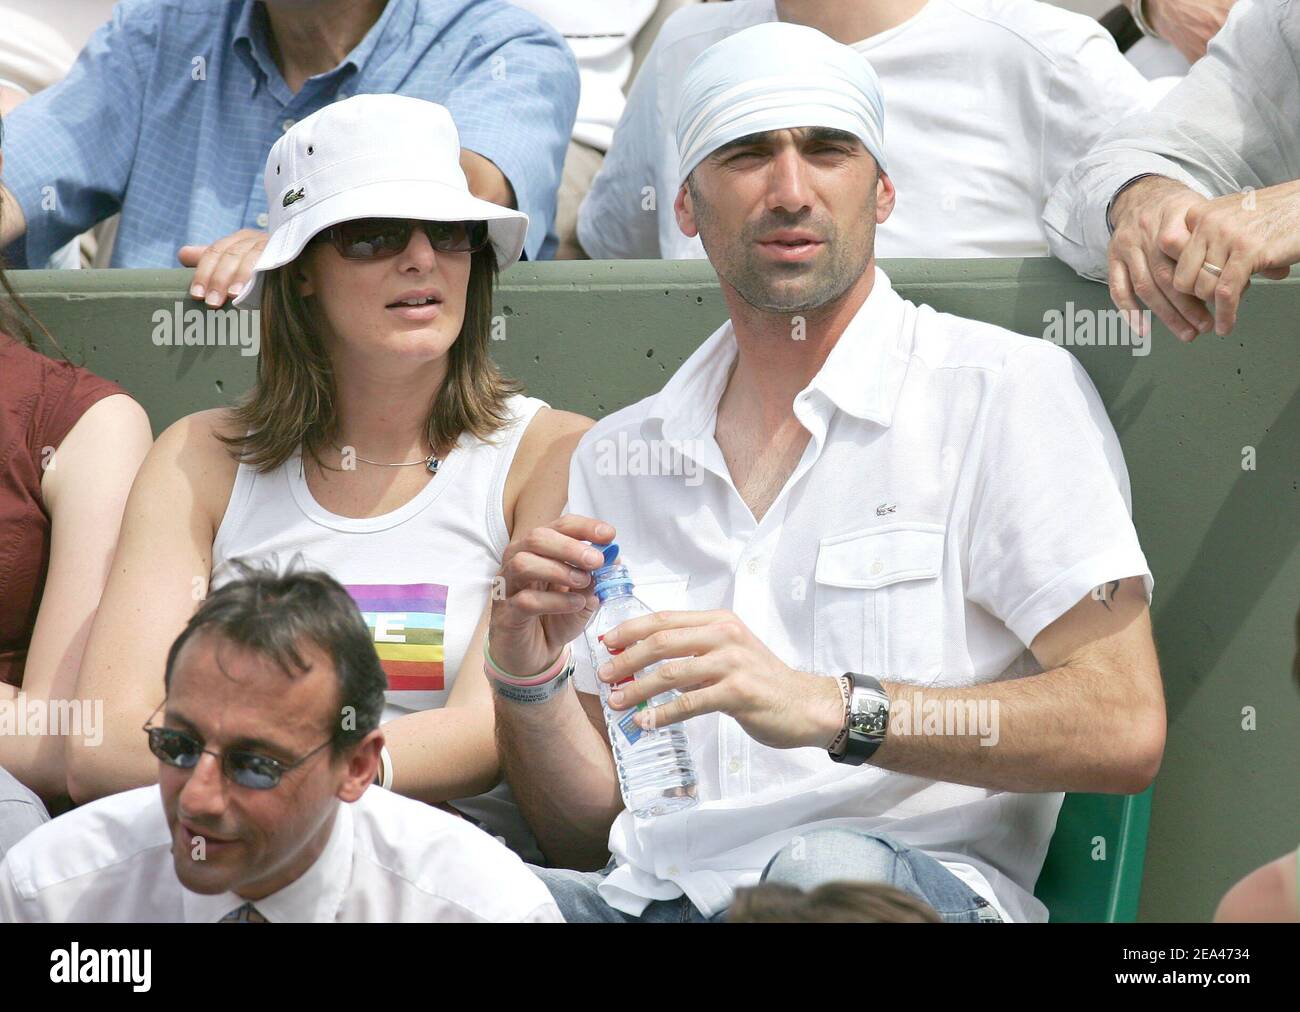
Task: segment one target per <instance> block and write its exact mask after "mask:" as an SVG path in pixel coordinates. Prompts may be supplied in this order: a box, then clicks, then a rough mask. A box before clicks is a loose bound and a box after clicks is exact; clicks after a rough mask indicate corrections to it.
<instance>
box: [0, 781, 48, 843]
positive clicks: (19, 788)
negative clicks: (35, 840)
mask: <svg viewBox="0 0 1300 1012" xmlns="http://www.w3.org/2000/svg"><path fill="white" fill-rule="evenodd" d="M49 821H50V814H49V812H47V811H46V810H45V806H44V805H43V804H41V799H40V798H38V797H37V796H36V795H35V794H33V793H32V792H31V791H29V790H28V789H27V788H26V787H24V786H23V785H22V784H20V783H19V782H18V781H17V780H15V779H14V777H13V775H12V774H10V773H8V772H6V771H5V769H4V768H3V767H0V858H3V857H4V856H5V854H7V853H8V852H9V849H10V848H11V847H12V846H13V845H14V844H15V843H17V842H18V841H19V840H21V839H22V838H23V837H24V836H26V835H27V834H28V833H30V832H31V831H32V830H33V829H35V828H36V827H37V826H39V825H40V824H41V823H43V822H49Z"/></svg>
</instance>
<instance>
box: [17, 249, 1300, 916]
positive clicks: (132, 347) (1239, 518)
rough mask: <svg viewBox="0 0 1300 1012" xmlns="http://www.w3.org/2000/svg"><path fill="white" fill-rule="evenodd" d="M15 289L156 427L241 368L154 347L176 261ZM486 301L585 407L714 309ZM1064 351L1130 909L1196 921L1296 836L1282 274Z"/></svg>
mask: <svg viewBox="0 0 1300 1012" xmlns="http://www.w3.org/2000/svg"><path fill="white" fill-rule="evenodd" d="M883 266H884V268H885V270H886V271H887V272H888V273H889V275H890V277H891V278H892V280H893V281H894V284H895V286H896V287H897V288H898V290H899V291H900V292H901V293H902V294H903V296H904V297H906V298H909V299H912V300H914V301H917V302H927V303H929V304H931V305H933V306H935V307H936V308H938V309H941V310H945V311H948V312H952V313H958V314H961V315H965V316H971V317H975V318H978V319H981V320H987V321H989V322H991V323H995V324H999V325H1001V326H1004V327H1009V328H1011V329H1013V330H1017V331H1020V332H1022V333H1026V334H1034V335H1039V336H1042V335H1043V333H1044V330H1045V326H1044V321H1045V313H1046V312H1048V311H1049V310H1053V309H1055V310H1058V311H1064V310H1065V309H1066V304H1067V303H1073V306H1074V308H1075V309H1076V310H1097V309H1103V308H1107V307H1108V306H1109V302H1108V299H1107V296H1106V291H1105V289H1104V288H1102V287H1101V286H1100V285H1094V284H1091V283H1088V282H1085V281H1081V280H1080V279H1078V278H1077V277H1075V276H1074V274H1073V273H1071V272H1070V271H1069V270H1068V269H1067V268H1065V267H1064V266H1063V265H1061V264H1059V263H1057V262H1055V261H1051V260H1024V261H1021V260H965V261H907V260H900V261H892V262H886V263H885V264H884V265H883ZM13 280H14V281H15V282H16V283H17V286H18V288H19V290H20V291H21V292H23V293H24V295H25V297H26V298H27V300H28V302H29V304H30V305H31V307H32V308H33V310H34V311H35V312H36V313H37V315H38V316H39V317H40V318H41V319H42V320H43V321H45V323H46V324H47V325H48V326H49V328H50V329H51V330H52V331H53V332H54V334H55V335H56V337H57V338H58V339H59V340H60V342H61V344H62V346H63V347H64V349H65V350H66V351H67V352H68V353H69V355H70V356H71V357H72V358H73V359H74V360H75V361H78V362H81V363H84V364H85V365H86V366H88V367H89V368H91V369H93V370H94V371H96V372H98V373H100V374H102V375H104V376H107V377H110V378H112V379H114V380H117V381H118V382H120V383H122V384H123V385H124V386H125V387H126V388H127V389H128V390H130V391H132V392H133V393H134V394H135V395H136V396H137V397H138V398H139V399H140V400H141V402H142V403H143V404H144V405H145V407H146V408H147V409H148V410H149V413H150V416H151V418H152V419H153V423H154V427H155V430H156V431H158V430H161V428H162V427H164V426H166V425H167V424H169V423H170V422H172V421H173V420H175V419H176V418H177V417H179V416H180V415H182V414H185V413H187V412H190V411H194V410H196V409H199V408H204V407H210V406H215V405H220V404H226V403H229V402H230V401H231V399H232V398H233V397H235V396H236V395H238V394H239V393H240V392H241V391H243V390H244V389H245V388H246V387H247V386H248V384H249V382H250V380H251V378H252V376H253V369H254V365H253V363H254V361H255V360H254V359H252V358H249V357H244V356H242V355H241V354H240V352H239V350H238V349H236V348H167V347H158V346H156V345H155V344H154V341H153V334H154V332H155V323H154V321H153V314H154V313H155V311H157V310H159V309H168V310H170V309H171V307H172V306H173V304H174V303H175V302H176V301H177V300H184V299H185V287H186V284H187V282H188V273H187V272H184V271H117V272H107V271H103V272H98V271H85V272H62V273H49V272H29V273H15V274H14V275H13ZM497 304H498V311H499V314H500V316H501V319H502V321H503V323H502V326H501V327H500V328H499V330H498V336H499V337H500V338H501V339H500V340H498V341H495V342H494V343H493V351H494V354H495V356H496V358H497V359H498V361H499V362H500V363H501V364H502V366H503V367H504V368H505V369H506V371H508V372H509V373H511V374H513V375H515V376H518V377H520V378H521V379H522V380H524V382H525V383H526V384H527V385H528V387H529V390H530V392H532V393H533V394H535V395H537V396H539V397H543V398H545V399H546V400H548V401H549V402H550V403H551V404H553V405H555V406H557V407H563V408H567V409H570V410H573V411H580V412H584V413H586V414H591V415H600V414H603V413H605V412H608V411H611V410H614V409H616V408H618V407H621V406H622V405H625V404H628V403H630V402H631V401H633V400H635V399H637V398H640V397H642V396H645V395H646V394H649V393H651V392H653V391H654V390H656V389H658V388H659V387H660V386H662V385H663V383H664V382H665V381H666V380H667V379H668V377H669V376H670V375H671V374H672V372H673V371H674V370H675V369H676V368H677V366H678V365H680V363H681V362H682V361H683V359H684V358H685V357H686V356H687V355H688V354H689V353H690V352H691V351H692V350H693V349H694V348H695V347H696V346H697V345H698V344H699V343H700V341H701V340H702V339H703V338H704V337H706V336H707V335H708V334H709V333H710V332H711V331H712V330H713V328H714V327H715V326H716V325H717V324H718V323H720V322H721V321H722V320H723V319H724V317H725V308H724V306H723V303H722V299H721V296H720V293H719V291H718V287H717V283H716V280H715V278H714V276H713V274H712V272H711V270H710V269H709V267H708V265H707V264H705V263H663V262H637V263H604V262H598V263H543V264H522V265H519V266H517V267H515V268H512V269H511V270H510V271H508V272H507V273H506V274H505V275H504V276H503V279H502V283H501V286H500V288H499V291H498V296H497ZM193 305H194V304H193V303H190V302H188V301H186V302H185V306H186V307H187V308H188V307H190V306H193ZM1072 350H1073V352H1074V353H1075V354H1076V355H1077V356H1078V358H1079V359H1080V361H1081V362H1082V363H1083V365H1084V367H1085V368H1086V369H1087V371H1088V373H1089V374H1090V375H1091V376H1092V379H1093V381H1094V382H1095V383H1096V385H1097V387H1098V389H1099V390H1100V392H1101V395H1102V397H1103V398H1104V400H1105V402H1106V405H1107V407H1108V409H1109V411H1110V416H1111V419H1112V421H1113V422H1114V425H1115V428H1116V430H1117V431H1118V432H1119V435H1120V438H1121V440H1122V442H1123V446H1124V453H1125V456H1126V458H1127V461H1128V467H1129V472H1130V475H1131V477H1132V485H1133V503H1134V516H1135V520H1136V523H1137V527H1138V531H1139V534H1140V535H1141V539H1142V545H1143V547H1144V549H1145V551H1146V554H1147V557H1148V559H1149V560H1150V562H1151V566H1152V569H1153V571H1154V573H1155V578H1156V589H1155V600H1154V605H1153V608H1154V618H1155V628H1156V637H1157V644H1158V647H1159V650H1160V659H1161V663H1162V667H1163V670H1164V677H1165V685H1166V692H1167V695H1168V702H1169V719H1170V731H1169V741H1168V747H1167V749H1166V752H1165V761H1164V766H1163V768H1162V770H1161V772H1160V776H1159V779H1158V780H1157V782H1156V786H1155V793H1154V801H1153V810H1152V817H1151V830H1150V843H1149V846H1148V851H1147V861H1146V877H1145V883H1144V891H1143V897H1142V904H1141V908H1140V915H1139V916H1140V919H1142V920H1173V921H1194V920H1207V919H1209V917H1210V916H1211V915H1212V913H1213V911H1214V907H1215V904H1216V902H1217V900H1218V898H1219V897H1220V896H1221V895H1222V894H1223V892H1224V891H1225V890H1226V889H1227V888H1228V887H1229V886H1230V885H1231V884H1232V883H1233V882H1234V881H1236V880H1237V879H1238V878H1239V877H1241V876H1242V875H1243V874H1245V873H1246V872H1247V871H1249V870H1251V869H1253V868H1255V867H1257V866H1258V865H1260V864H1262V863H1264V862H1265V861H1267V860H1269V859H1271V858H1275V857H1277V856H1279V855H1281V854H1282V853H1284V852H1286V851H1288V850H1291V849H1294V848H1295V846H1296V845H1297V842H1300V792H1298V791H1297V786H1298V785H1300V750H1298V749H1297V744H1298V742H1300V693H1297V691H1296V689H1295V688H1294V686H1293V685H1292V684H1291V683H1290V681H1289V678H1288V672H1289V669H1290V664H1291V658H1292V656H1293V653H1294V650H1295V643H1294V635H1293V630H1294V621H1295V615H1296V610H1297V607H1298V606H1300V548H1298V543H1300V396H1298V393H1300V361H1298V356H1300V279H1298V280H1297V281H1286V282H1276V283H1274V282H1257V283H1256V284H1255V285H1254V286H1253V287H1252V289H1251V290H1250V292H1249V293H1248V296H1247V299H1246V302H1245V307H1244V311H1243V313H1242V315H1241V322H1240V325H1239V326H1238V328H1237V332H1236V333H1235V334H1233V335H1232V336H1231V337H1229V338H1218V337H1215V336H1213V335H1209V336H1205V337H1201V338H1199V339H1197V341H1196V342H1195V343H1194V344H1193V345H1191V346H1184V345H1181V344H1179V342H1177V341H1176V340H1175V339H1174V338H1172V337H1171V336H1170V335H1169V333H1168V332H1167V331H1165V330H1164V329H1163V328H1162V327H1159V326H1157V330H1156V334H1155V336H1154V340H1153V344H1152V346H1151V352H1150V354H1149V355H1147V356H1144V357H1142V356H1135V355H1133V354H1131V349H1130V348H1128V347H1114V346H1111V347H1075V348H1073V349H1072ZM0 381H3V378H2V377H0ZM1246 447H1253V448H1254V457H1255V467H1254V469H1253V470H1248V469H1243V466H1242V464H1243V453H1244V448H1246ZM1246 707H1250V708H1253V713H1254V721H1255V728H1254V729H1253V730H1248V729H1245V728H1243V720H1244V718H1243V709H1244V708H1246Z"/></svg>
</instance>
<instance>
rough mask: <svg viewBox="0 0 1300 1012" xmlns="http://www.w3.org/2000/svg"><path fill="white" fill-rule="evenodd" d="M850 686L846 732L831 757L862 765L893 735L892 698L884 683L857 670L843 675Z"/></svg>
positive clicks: (853, 764)
mask: <svg viewBox="0 0 1300 1012" xmlns="http://www.w3.org/2000/svg"><path fill="white" fill-rule="evenodd" d="M841 677H842V678H844V679H846V680H847V681H848V683H849V705H848V709H847V712H846V713H845V717H844V719H845V730H846V731H847V732H848V733H847V734H841V735H840V737H839V738H837V739H836V741H837V743H838V746H837V747H835V748H833V749H832V750H831V753H830V756H831V758H832V759H834V760H835V761H836V762H841V763H848V764H849V765H851V766H861V765H862V764H863V763H864V762H866V761H867V760H868V759H870V758H871V755H872V753H874V752H875V751H876V749H878V748H880V746H881V743H882V742H884V740H885V735H886V734H887V733H888V732H889V695H888V694H887V693H886V692H885V690H884V688H883V687H882V686H881V684H880V682H879V681H877V680H876V679H875V678H872V677H871V676H870V675H862V674H859V673H858V672H856V671H848V672H845V673H844V675H842V676H841Z"/></svg>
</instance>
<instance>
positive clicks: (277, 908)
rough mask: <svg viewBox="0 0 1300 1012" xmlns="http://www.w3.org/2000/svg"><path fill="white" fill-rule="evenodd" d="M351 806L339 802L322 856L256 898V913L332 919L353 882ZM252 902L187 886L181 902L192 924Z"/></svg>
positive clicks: (290, 919)
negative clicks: (191, 889)
mask: <svg viewBox="0 0 1300 1012" xmlns="http://www.w3.org/2000/svg"><path fill="white" fill-rule="evenodd" d="M352 819H353V815H352V806H351V805H349V804H344V803H343V802H339V803H338V808H337V811H336V812H335V815H334V828H333V829H331V830H330V838H329V840H328V841H327V842H326V844H325V849H324V850H323V851H321V853H320V856H319V857H318V858H316V860H315V862H314V863H313V864H312V866H311V867H310V868H308V869H307V870H306V871H305V872H303V874H302V875H300V876H298V878H296V879H294V880H293V881H292V882H290V883H289V884H288V885H287V886H285V887H284V888H283V889H281V890H279V891H278V892H274V893H272V894H271V895H270V896H266V897H264V898H262V899H260V900H253V901H252V903H253V906H254V907H256V908H257V912H258V913H260V914H261V915H262V916H263V917H265V918H266V919H267V920H268V921H271V922H272V923H285V924H290V923H293V924H312V923H317V924H318V923H324V922H330V921H333V920H334V918H335V916H336V915H337V913H338V910H339V907H340V906H342V904H343V896H344V893H346V892H347V889H348V886H349V885H350V884H351V882H352ZM247 902H249V901H248V900H246V899H244V898H243V897H242V896H237V895H236V894H235V893H233V892H224V893H216V894H213V895H203V894H201V893H195V892H190V890H188V889H185V890H183V892H182V897H181V903H182V906H183V908H184V910H185V920H186V922H187V923H190V924H203V923H207V924H211V923H213V922H216V921H219V920H221V918H223V917H225V916H226V914H228V913H230V912H231V911H232V910H236V909H238V908H239V907H241V906H243V905H244V904H245V903H247Z"/></svg>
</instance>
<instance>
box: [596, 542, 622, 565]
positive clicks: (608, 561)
mask: <svg viewBox="0 0 1300 1012" xmlns="http://www.w3.org/2000/svg"><path fill="white" fill-rule="evenodd" d="M591 547H592V548H595V549H598V550H599V551H600V553H601V554H602V555H604V556H605V563H604V564H605V565H606V566H612V565H613V564H614V560H615V559H617V558H618V542H617V541H611V542H609V543H608V544H603V545H602V544H596V543H594V542H593V543H592V546H591Z"/></svg>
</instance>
